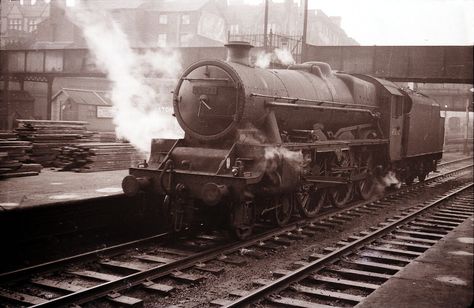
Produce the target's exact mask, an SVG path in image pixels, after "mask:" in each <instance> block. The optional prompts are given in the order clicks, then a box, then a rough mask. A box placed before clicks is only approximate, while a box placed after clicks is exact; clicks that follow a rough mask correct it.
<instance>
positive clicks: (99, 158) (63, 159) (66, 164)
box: [54, 143, 146, 172]
mask: <svg viewBox="0 0 474 308" xmlns="http://www.w3.org/2000/svg"><path fill="white" fill-rule="evenodd" d="M145 158H146V157H145V155H144V154H142V153H140V152H139V151H137V150H136V149H135V148H134V147H133V146H132V145H130V144H129V143H81V144H76V145H71V146H64V147H62V148H61V149H60V151H59V154H58V155H57V158H56V161H55V162H54V165H55V166H56V167H58V168H61V170H64V171H67V170H72V171H76V172H96V171H107V170H120V169H127V168H129V167H132V166H136V165H137V164H138V163H140V162H143V160H144V159H145Z"/></svg>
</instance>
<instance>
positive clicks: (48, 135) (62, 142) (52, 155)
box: [15, 120, 93, 167]
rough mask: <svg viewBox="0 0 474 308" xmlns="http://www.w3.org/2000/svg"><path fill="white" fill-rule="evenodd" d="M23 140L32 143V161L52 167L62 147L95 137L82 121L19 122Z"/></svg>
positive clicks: (17, 131)
mask: <svg viewBox="0 0 474 308" xmlns="http://www.w3.org/2000/svg"><path fill="white" fill-rule="evenodd" d="M17 121H18V123H19V126H18V128H17V129H16V130H15V131H16V133H17V134H18V136H19V137H20V139H21V140H25V141H30V142H32V149H31V155H30V158H31V161H33V162H35V163H39V164H41V165H43V166H45V167H49V166H52V163H53V162H54V160H55V159H56V155H57V154H58V153H59V148H60V147H62V146H66V145H70V144H76V143H78V142H84V141H86V140H87V138H89V137H91V136H92V135H93V133H92V132H89V131H88V130H87V128H86V125H87V122H82V121H49V120H17Z"/></svg>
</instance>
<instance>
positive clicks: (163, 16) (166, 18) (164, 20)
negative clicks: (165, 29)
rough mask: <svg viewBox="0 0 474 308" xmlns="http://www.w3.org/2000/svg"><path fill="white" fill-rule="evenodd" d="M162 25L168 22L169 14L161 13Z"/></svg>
mask: <svg viewBox="0 0 474 308" xmlns="http://www.w3.org/2000/svg"><path fill="white" fill-rule="evenodd" d="M159 19H160V25H166V24H167V23H168V15H160V17H159Z"/></svg>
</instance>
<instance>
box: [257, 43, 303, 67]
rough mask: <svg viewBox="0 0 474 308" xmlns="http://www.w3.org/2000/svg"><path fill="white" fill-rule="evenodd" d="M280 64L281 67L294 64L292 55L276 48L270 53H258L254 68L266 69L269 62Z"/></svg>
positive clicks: (286, 50) (287, 51)
mask: <svg viewBox="0 0 474 308" xmlns="http://www.w3.org/2000/svg"><path fill="white" fill-rule="evenodd" d="M272 61H273V62H280V63H281V64H283V65H291V64H295V63H296V61H295V59H293V55H292V54H291V52H290V51H289V50H288V49H280V48H276V49H275V50H273V52H272V53H265V52H260V53H259V54H258V55H257V59H256V60H255V66H256V67H260V68H268V67H269V66H270V63H271V62H272Z"/></svg>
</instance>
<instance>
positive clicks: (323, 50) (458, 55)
mask: <svg viewBox="0 0 474 308" xmlns="http://www.w3.org/2000/svg"><path fill="white" fill-rule="evenodd" d="M306 61H322V62H326V63H329V65H331V68H332V69H334V70H339V71H344V72H348V73H358V74H369V75H372V76H375V77H380V78H385V79H389V80H392V81H411V82H427V83H465V84H472V83H473V46H314V45H306V48H305V49H304V50H303V62H306Z"/></svg>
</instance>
